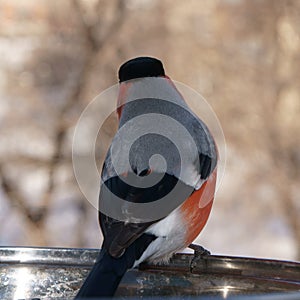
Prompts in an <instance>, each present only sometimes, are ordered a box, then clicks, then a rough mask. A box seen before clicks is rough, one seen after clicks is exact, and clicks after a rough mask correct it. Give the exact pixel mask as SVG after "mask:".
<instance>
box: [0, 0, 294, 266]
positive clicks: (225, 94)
mask: <svg viewBox="0 0 300 300" xmlns="http://www.w3.org/2000/svg"><path fill="white" fill-rule="evenodd" d="M140 55H149V56H154V57H158V58H160V59H161V60H162V61H163V62H164V65H165V70H166V72H167V74H168V75H169V76H171V77H172V78H173V79H174V80H177V81H179V82H183V83H185V84H187V85H188V86H190V87H192V88H194V89H195V90H196V91H198V92H199V93H201V94H202V95H203V96H204V97H205V98H206V100H207V101H208V102H209V103H210V105H211V106H212V107H213V109H214V111H215V112H216V114H217V116H218V118H219V120H220V122H221V124H222V127H223V130H224V134H225V138H226V143H227V166H226V172H225V176H224V179H223V182H222V185H221V187H220V189H219V191H218V193H217V196H216V200H215V205H214V208H213V211H212V214H211V217H210V219H209V222H208V224H207V226H206V228H205V230H204V231H203V233H202V234H201V235H200V237H199V239H198V240H197V242H199V243H201V244H202V245H203V246H205V247H206V248H208V249H210V250H211V252H212V253H215V254H228V255H244V256H256V257H268V258H280V259H288V260H300V185H299V182H300V134H299V132H300V118H299V117H300V85H299V83H300V63H299V62H300V1H298V0H294V1H292V0H281V1H273V0H253V1H247V0H203V1H196V0H190V1H179V0H175V1H174V0H172V1H171V0H164V1H158V0H127V1H121V0H112V1H108V0H107V1H101V0H66V1H59V0H53V1H46V0H40V1H33V0H27V1H18V0H0V124H1V126H0V245H2V246H13V245H20V246H21V245H23V246H55V247H92V248H98V247H99V246H100V245H101V235H100V234H99V228H98V220H97V211H96V210H95V209H94V208H93V207H92V206H91V205H90V203H89V202H88V201H86V200H85V199H84V197H83V195H82V194H81V192H80V190H79V188H78V185H77V182H76V180H75V177H74V174H73V168H72V155H71V153H72V138H73V134H74V128H75V126H76V122H77V121H78V118H79V116H80V114H81V112H82V111H83V109H84V108H85V107H86V105H87V104H88V103H89V102H90V101H91V100H92V99H93V98H94V97H95V96H97V95H98V94H99V93H100V92H102V91H103V90H105V89H106V88H108V87H110V86H111V85H113V84H116V83H117V70H118V68H119V66H120V65H121V64H122V63H123V62H124V61H126V60H128V59H130V58H133V57H135V56H140ZM108 123H109V124H108V126H107V127H106V130H105V132H104V137H106V138H107V139H109V138H110V137H111V136H112V134H113V131H114V128H115V122H114V120H112V121H111V124H110V122H108ZM82 142H83V143H84V142H85V141H84V140H83V141H82ZM100 144H101V143H100ZM97 151H99V152H101V151H102V152H103V151H104V150H103V147H102V148H101V145H100V146H99V149H98V150H97ZM102 155H103V153H102Z"/></svg>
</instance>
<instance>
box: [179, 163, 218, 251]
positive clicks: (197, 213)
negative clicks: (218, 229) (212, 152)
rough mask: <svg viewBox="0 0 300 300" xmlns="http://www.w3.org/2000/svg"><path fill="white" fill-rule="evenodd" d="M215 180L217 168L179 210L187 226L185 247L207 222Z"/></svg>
mask: <svg viewBox="0 0 300 300" xmlns="http://www.w3.org/2000/svg"><path fill="white" fill-rule="evenodd" d="M216 179H217V168H215V170H214V171H213V172H212V173H211V175H210V176H209V177H208V179H207V181H205V182H204V183H203V184H202V186H201V188H200V189H199V190H197V191H194V192H193V193H192V194H191V196H190V197H189V198H188V199H187V200H185V202H184V203H183V204H182V206H181V208H180V210H181V213H182V215H183V219H184V220H185V222H186V226H187V232H186V246H188V245H189V244H191V243H192V242H193V241H194V240H195V239H196V237H197V236H198V235H199V233H200V232H201V231H202V229H203V227H204V226H205V224H206V222H207V220H208V217H209V214H210V211H211V208H212V204H213V200H214V195H215V188H216Z"/></svg>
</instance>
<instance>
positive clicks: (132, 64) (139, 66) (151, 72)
mask: <svg viewBox="0 0 300 300" xmlns="http://www.w3.org/2000/svg"><path fill="white" fill-rule="evenodd" d="M157 76H165V70H164V67H163V64H162V62H161V61H160V60H158V59H156V58H153V57H136V58H133V59H131V60H128V61H127V62H125V63H124V64H123V65H122V66H121V67H120V69H119V80H120V82H123V81H126V80H130V79H135V78H141V77H157Z"/></svg>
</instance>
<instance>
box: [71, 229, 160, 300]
mask: <svg viewBox="0 0 300 300" xmlns="http://www.w3.org/2000/svg"><path fill="white" fill-rule="evenodd" d="M155 238H156V237H155V236H153V235H148V234H143V235H142V236H141V237H139V238H138V239H137V240H136V241H135V242H133V243H132V244H131V245H130V246H129V247H128V248H127V249H126V251H125V253H124V254H123V255H122V256H121V257H119V258H114V257H112V256H111V255H110V254H109V253H108V252H107V251H106V250H105V249H102V250H101V251H100V253H99V256H98V258H97V261H96V263H95V265H94V266H93V268H92V270H91V272H90V273H89V275H88V277H87V278H86V280H85V282H84V284H83V285H82V287H81V289H80V290H79V292H78V294H77V295H76V297H75V299H80V298H83V299H85V298H96V297H112V296H113V295H114V293H115V291H116V289H117V288H118V285H119V283H120V281H121V279H122V277H123V276H124V274H125V273H126V271H127V270H128V269H130V268H132V266H133V264H134V262H135V261H136V260H137V259H139V258H140V257H141V255H142V254H143V252H144V250H145V249H146V248H147V247H148V245H149V244H150V243H151V242H152V241H153V240H154V239H155Z"/></svg>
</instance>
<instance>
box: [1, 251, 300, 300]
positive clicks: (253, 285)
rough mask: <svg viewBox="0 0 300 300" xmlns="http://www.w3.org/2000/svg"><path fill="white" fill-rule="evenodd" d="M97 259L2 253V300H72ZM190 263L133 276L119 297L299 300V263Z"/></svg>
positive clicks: (180, 260) (85, 254)
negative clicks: (272, 296) (262, 295)
mask: <svg viewBox="0 0 300 300" xmlns="http://www.w3.org/2000/svg"><path fill="white" fill-rule="evenodd" d="M97 253H98V251H97V250H94V249H64V248H23V247H14V248H12V247H0V299H1V300H2V299H33V298H37V299H72V298H73V296H74V295H75V294H76V292H77V290H78V289H79V287H80V286H81V284H82V282H83V280H84V278H85V277H86V276H87V274H88V272H89V269H90V268H91V266H92V264H93V262H94V260H95V258H96V256H97ZM192 258H193V255H190V254H178V255H176V256H175V257H174V259H172V261H171V262H170V264H168V265H166V266H153V265H142V266H141V268H140V270H131V271H129V272H127V274H126V275H125V277H124V279H123V280H122V282H121V284H120V286H119V289H118V291H117V295H118V296H121V297H125V296H126V297H128V296H132V297H138V298H140V297H141V296H143V297H152V296H178V297H180V296H187V295H189V296H195V297H196V298H200V297H199V296H200V295H201V299H205V298H202V297H203V296H205V295H206V296H213V295H214V296H216V297H217V299H226V298H228V297H229V296H231V295H240V297H239V298H238V299H244V297H246V296H244V295H248V297H249V296H251V295H254V294H256V295H257V294H268V295H269V296H270V295H274V299H275V297H276V296H275V294H273V293H287V292H296V294H295V293H293V294H292V295H291V297H293V298H290V299H300V264H299V263H296V262H286V261H274V260H262V259H250V258H240V257H225V256H213V255H212V256H208V257H206V258H204V259H199V260H198V261H197V263H196V265H195V268H194V269H193V272H192V273H191V271H190V268H189V265H190V262H191V259H192ZM298 293H299V294H298ZM285 295H286V298H287V297H288V294H285ZM269 296H267V297H269ZM298 296H299V298H298ZM279 297H281V296H280V295H279ZM294 297H297V298H294ZM251 298H252V296H251V297H250V299H251ZM245 299H249V298H245ZM266 299H272V298H266ZM276 299H281V298H276ZM282 299H284V298H282Z"/></svg>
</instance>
